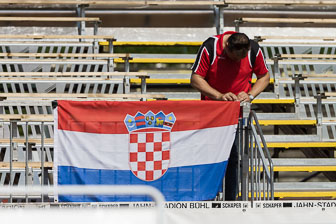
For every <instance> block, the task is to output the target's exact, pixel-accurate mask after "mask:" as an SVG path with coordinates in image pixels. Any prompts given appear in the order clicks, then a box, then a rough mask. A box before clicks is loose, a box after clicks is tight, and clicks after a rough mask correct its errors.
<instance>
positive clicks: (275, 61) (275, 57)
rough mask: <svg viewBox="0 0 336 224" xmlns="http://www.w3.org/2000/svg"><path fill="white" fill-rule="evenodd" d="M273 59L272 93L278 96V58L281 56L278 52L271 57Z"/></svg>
mask: <svg viewBox="0 0 336 224" xmlns="http://www.w3.org/2000/svg"><path fill="white" fill-rule="evenodd" d="M272 59H273V61H274V93H275V95H276V96H277V97H278V98H279V97H280V90H279V79H280V69H279V60H281V56H280V55H279V54H276V55H274V57H273V58H272Z"/></svg>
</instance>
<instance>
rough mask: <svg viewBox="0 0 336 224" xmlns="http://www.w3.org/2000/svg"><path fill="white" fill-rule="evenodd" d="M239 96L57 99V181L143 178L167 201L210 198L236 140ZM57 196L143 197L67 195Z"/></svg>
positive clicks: (132, 181)
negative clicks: (224, 99)
mask: <svg viewBox="0 0 336 224" xmlns="http://www.w3.org/2000/svg"><path fill="white" fill-rule="evenodd" d="M239 109H240V106H239V102H218V101H149V102H129V101H125V102H115V101H114V102H113V101H94V102H93V101H89V102H88V101H80V102H79V101H58V106H57V108H56V109H55V113H54V115H55V133H54V138H55V143H54V144H55V150H54V155H55V162H54V164H55V165H54V166H55V172H54V180H55V184H56V185H69V184H86V185H89V184H104V185H105V184H111V185H124V184H145V185H151V186H153V187H156V188H157V189H158V190H160V191H161V192H162V193H163V195H164V196H165V199H166V200H167V201H199V200H209V199H212V198H214V197H215V196H216V194H217V192H218V191H219V188H220V187H221V183H222V179H223V177H224V174H225V170H226V166H227V160H228V157H229V155H230V151H231V147H232V144H233V141H234V138H235V133H236V128H237V123H238V117H239ZM58 200H59V201H76V202H79V201H80V202H94V201H135V200H136V201H143V200H149V199H148V198H147V197H145V196H144V197H139V196H98V195H97V196H84V195H83V196H69V195H60V196H59V197H58Z"/></svg>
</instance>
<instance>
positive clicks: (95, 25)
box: [93, 21, 100, 36]
mask: <svg viewBox="0 0 336 224" xmlns="http://www.w3.org/2000/svg"><path fill="white" fill-rule="evenodd" d="M99 23H100V21H95V22H94V26H93V35H94V36H96V35H98V24H99Z"/></svg>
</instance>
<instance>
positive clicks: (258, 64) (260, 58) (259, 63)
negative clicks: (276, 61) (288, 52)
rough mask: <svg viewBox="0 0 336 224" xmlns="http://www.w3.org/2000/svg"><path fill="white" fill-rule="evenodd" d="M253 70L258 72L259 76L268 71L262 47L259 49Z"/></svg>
mask: <svg viewBox="0 0 336 224" xmlns="http://www.w3.org/2000/svg"><path fill="white" fill-rule="evenodd" d="M253 72H254V74H256V76H257V77H259V76H263V75H265V74H266V73H267V72H268V69H267V66H266V61H265V58H264V55H263V53H262V51H261V49H260V48H259V50H258V53H257V56H256V61H255V63H254V66H253Z"/></svg>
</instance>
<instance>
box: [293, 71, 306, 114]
mask: <svg viewBox="0 0 336 224" xmlns="http://www.w3.org/2000/svg"><path fill="white" fill-rule="evenodd" d="M293 80H294V90H295V95H294V97H295V114H296V117H299V115H300V98H301V93H300V92H301V91H300V80H304V77H302V74H294V76H293Z"/></svg>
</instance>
